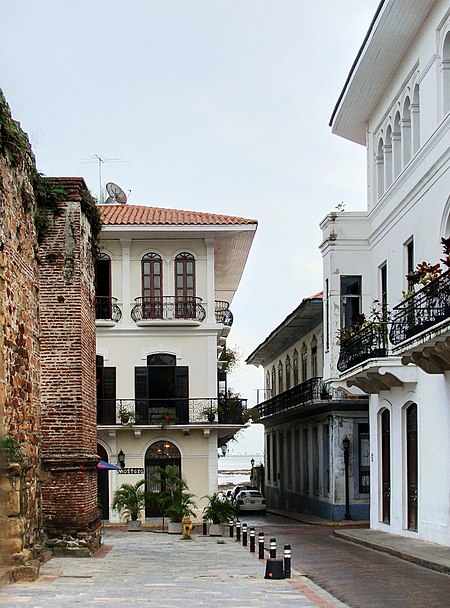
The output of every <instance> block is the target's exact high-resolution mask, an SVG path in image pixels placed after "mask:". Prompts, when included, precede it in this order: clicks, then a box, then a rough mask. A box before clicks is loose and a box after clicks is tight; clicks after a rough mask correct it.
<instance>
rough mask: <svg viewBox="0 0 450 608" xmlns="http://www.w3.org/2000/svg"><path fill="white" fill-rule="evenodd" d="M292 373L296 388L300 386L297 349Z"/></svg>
mask: <svg viewBox="0 0 450 608" xmlns="http://www.w3.org/2000/svg"><path fill="white" fill-rule="evenodd" d="M292 372H293V375H294V386H297V384H298V352H297V349H294V354H293V356H292Z"/></svg>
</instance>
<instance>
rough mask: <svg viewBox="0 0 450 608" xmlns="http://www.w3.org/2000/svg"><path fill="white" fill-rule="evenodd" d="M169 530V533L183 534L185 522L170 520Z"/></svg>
mask: <svg viewBox="0 0 450 608" xmlns="http://www.w3.org/2000/svg"><path fill="white" fill-rule="evenodd" d="M167 531H168V533H169V534H183V524H182V523H181V521H169V523H168V524H167Z"/></svg>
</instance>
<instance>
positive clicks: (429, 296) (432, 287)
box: [389, 270, 450, 344]
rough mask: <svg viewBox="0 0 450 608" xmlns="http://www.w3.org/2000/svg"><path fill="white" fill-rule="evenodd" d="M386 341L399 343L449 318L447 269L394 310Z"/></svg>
mask: <svg viewBox="0 0 450 608" xmlns="http://www.w3.org/2000/svg"><path fill="white" fill-rule="evenodd" d="M393 313H394V317H393V320H392V326H391V331H390V333H389V338H390V340H391V342H392V344H400V342H403V341H404V340H406V339H407V338H412V337H413V336H416V335H417V334H419V333H420V332H422V331H424V330H425V329H429V328H430V327H433V325H437V324H438V323H440V322H441V321H444V320H445V319H448V318H449V317H450V270H447V272H445V273H444V274H442V275H441V276H440V277H438V278H437V279H434V281H431V282H430V283H428V284H427V285H424V287H422V289H421V290H420V291H418V292H417V293H415V294H414V295H412V296H410V297H409V298H407V299H406V300H403V302H400V304H397V306H395V307H394V309H393Z"/></svg>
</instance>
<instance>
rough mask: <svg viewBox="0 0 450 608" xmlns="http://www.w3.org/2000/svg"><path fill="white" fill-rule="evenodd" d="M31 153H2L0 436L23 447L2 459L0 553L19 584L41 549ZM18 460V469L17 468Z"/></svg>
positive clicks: (31, 571)
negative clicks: (11, 157) (12, 160)
mask: <svg viewBox="0 0 450 608" xmlns="http://www.w3.org/2000/svg"><path fill="white" fill-rule="evenodd" d="M33 167H34V159H33V157H32V154H31V150H30V149H29V148H28V150H25V151H24V155H23V162H22V164H21V165H20V166H18V167H12V166H10V165H9V164H8V163H7V161H6V159H5V157H4V156H3V155H2V154H0V303H1V306H0V325H1V332H0V435H1V436H2V437H3V440H5V438H8V440H9V441H10V442H11V441H12V442H17V444H18V445H20V449H18V450H17V453H16V454H15V458H12V459H11V458H10V453H9V450H2V455H3V457H2V458H1V460H0V468H1V471H0V553H1V562H2V563H3V564H5V563H7V564H9V566H11V569H12V575H13V578H16V579H24V578H28V579H33V578H34V577H35V576H36V574H37V572H38V568H39V560H38V558H39V555H40V549H41V500H40V492H41V488H40V431H39V427H40V382H39V379H40V363H39V321H38V320H39V312H38V265H37V260H36V252H35V247H36V243H37V241H36V231H35V224H34V218H33V207H34V199H33V189H32V186H31V183H30V178H29V176H30V171H31V169H32V168H33ZM11 460H18V461H19V462H11Z"/></svg>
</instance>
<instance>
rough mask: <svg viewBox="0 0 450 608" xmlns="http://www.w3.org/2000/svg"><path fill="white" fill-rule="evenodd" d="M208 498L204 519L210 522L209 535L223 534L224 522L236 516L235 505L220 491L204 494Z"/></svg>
mask: <svg viewBox="0 0 450 608" xmlns="http://www.w3.org/2000/svg"><path fill="white" fill-rule="evenodd" d="M203 498H206V499H208V504H207V505H206V507H205V508H204V509H203V517H204V519H206V520H208V521H209V522H210V524H209V535H210V536H223V524H224V523H225V522H226V521H228V520H230V519H232V518H233V517H234V514H235V511H234V507H233V505H232V504H231V502H230V501H229V500H227V499H226V498H225V497H224V496H223V495H222V494H220V493H219V492H215V493H214V494H209V495H206V496H203Z"/></svg>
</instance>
